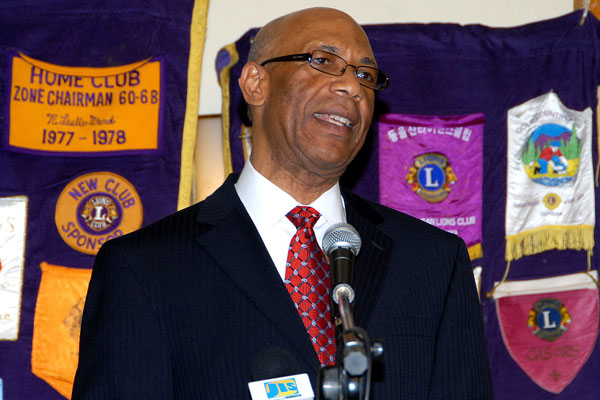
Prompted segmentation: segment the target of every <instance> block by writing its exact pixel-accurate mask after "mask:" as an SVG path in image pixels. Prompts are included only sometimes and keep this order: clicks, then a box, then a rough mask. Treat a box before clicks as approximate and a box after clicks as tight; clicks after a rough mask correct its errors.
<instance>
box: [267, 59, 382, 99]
mask: <svg viewBox="0 0 600 400" xmlns="http://www.w3.org/2000/svg"><path fill="white" fill-rule="evenodd" d="M317 51H319V52H322V53H326V54H331V55H332V56H334V57H337V58H339V59H340V60H342V61H344V63H346V66H345V67H344V68H342V70H341V71H340V72H339V73H338V74H334V73H331V72H327V71H323V70H322V69H319V68H317V67H315V66H314V65H313V64H312V59H313V54H314V53H315V52H317ZM285 61H308V64H309V65H310V67H311V68H313V69H315V70H317V71H319V72H322V73H324V74H327V75H332V76H342V75H344V73H345V72H346V69H347V68H348V67H353V68H354V76H355V77H356V78H357V79H358V83H360V84H361V85H362V86H364V87H367V88H369V89H373V90H377V91H382V90H385V89H386V88H387V87H388V86H389V84H390V78H389V77H388V76H387V74H386V73H385V72H383V71H382V70H380V69H378V68H375V67H369V66H368V65H359V66H356V65H352V64H348V62H347V61H346V60H344V59H343V58H342V57H340V56H338V55H337V54H333V53H330V52H328V51H324V50H315V51H313V52H312V53H300V54H290V55H287V56H280V57H274V58H269V59H268V60H265V61H263V62H262V63H261V64H260V65H262V66H263V67H264V66H265V65H266V64H268V63H272V62H285ZM361 67H363V68H369V69H372V70H375V71H377V82H375V87H371V86H367V85H365V84H364V83H362V82H361V80H360V78H358V76H357V75H356V72H357V71H358V68H361ZM380 77H383V78H384V79H380Z"/></svg>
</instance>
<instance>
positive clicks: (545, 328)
mask: <svg viewBox="0 0 600 400" xmlns="http://www.w3.org/2000/svg"><path fill="white" fill-rule="evenodd" d="M570 323H571V315H569V312H568V311H567V307H565V306H564V305H563V304H562V302H561V301H560V300H557V299H553V298H548V299H541V300H538V301H536V302H535V304H534V306H533V308H532V309H531V310H530V311H529V318H528V319H527V325H528V326H529V328H531V331H532V333H533V334H534V335H535V336H537V337H539V338H541V339H544V340H547V341H550V342H553V341H555V340H556V339H558V338H559V337H561V336H562V335H563V333H565V332H566V331H567V325H569V324H570Z"/></svg>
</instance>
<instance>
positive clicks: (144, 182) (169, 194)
mask: <svg viewBox="0 0 600 400" xmlns="http://www.w3.org/2000/svg"><path fill="white" fill-rule="evenodd" d="M193 3H194V2H193V1H192V0H185V1H179V2H175V3H169V2H163V1H144V0H139V1H138V0H133V1H128V2H122V1H101V2H78V1H72V0H62V1H53V2H47V1H39V0H38V1H35V0H24V1H21V0H20V1H3V2H2V3H1V4H0V53H1V54H0V77H1V78H0V143H4V140H1V139H4V138H5V136H6V135H7V134H8V132H7V128H8V126H7V124H6V122H7V119H8V115H7V107H8V104H7V99H8V98H9V96H10V92H9V91H10V81H9V75H8V73H9V68H10V64H9V62H10V55H11V54H13V52H14V51H20V52H22V53H24V54H26V55H28V56H30V57H32V58H34V59H37V60H42V61H45V62H48V63H52V64H57V65H64V66H89V67H108V66H115V65H125V64H130V63H134V62H137V61H141V60H144V59H147V58H150V57H161V60H162V68H163V76H162V82H161V96H162V101H163V105H164V106H165V107H163V108H162V111H161V115H160V118H161V124H162V125H161V131H160V143H159V147H160V149H161V150H162V152H161V154H154V155H127V156H123V155H120V156H95V157H90V156H88V157H58V156H48V155H31V154H22V153H16V152H11V151H8V150H7V149H6V148H3V147H0V166H1V172H0V197H5V196H16V195H26V196H28V198H29V207H28V209H29V211H28V230H27V238H26V254H25V272H24V275H25V276H24V287H23V295H22V304H21V306H22V313H21V322H20V335H19V339H18V340H17V341H16V342H1V341H0V379H2V391H3V395H4V400H23V399H29V400H36V399H44V400H52V399H61V398H63V397H62V396H60V395H59V394H58V393H57V392H56V391H54V390H53V389H52V388H51V387H50V386H49V385H48V384H47V383H45V382H44V381H42V380H41V379H39V378H37V377H36V376H34V375H33V374H32V373H31V362H30V357H31V355H30V352H31V346H32V331H33V316H34V310H35V306H36V297H37V293H38V287H39V283H40V277H41V270H40V263H41V262H42V261H46V262H49V263H53V264H58V265H64V266H69V267H73V268H91V266H92V263H93V259H94V257H93V256H92V255H88V254H83V253H81V252H77V251H75V250H73V249H72V248H70V247H69V246H68V245H67V244H66V243H65V242H64V241H63V240H62V239H61V237H60V236H59V232H58V230H57V227H56V224H55V218H54V214H55V208H56V202H57V198H58V196H59V194H60V193H61V191H62V190H63V188H64V187H65V185H67V184H68V183H69V182H70V181H72V180H73V179H74V178H75V177H77V176H80V175H83V174H86V173H90V172H94V171H110V172H112V173H115V174H118V175H120V176H122V177H124V178H125V179H127V180H128V181H129V182H130V183H131V184H132V185H133V186H134V187H135V189H137V192H138V193H139V195H140V198H141V202H142V204H143V212H144V215H143V224H147V223H150V222H152V221H155V220H157V219H158V218H160V217H162V216H164V215H166V214H169V213H171V212H174V211H175V210H176V208H177V197H178V188H179V174H180V155H181V139H182V130H183V121H184V114H185V102H186V90H187V68H188V56H189V46H190V43H189V37H190V22H191V16H192V7H193ZM121 187H122V186H121ZM140 383H142V382H140ZM0 398H2V393H0Z"/></svg>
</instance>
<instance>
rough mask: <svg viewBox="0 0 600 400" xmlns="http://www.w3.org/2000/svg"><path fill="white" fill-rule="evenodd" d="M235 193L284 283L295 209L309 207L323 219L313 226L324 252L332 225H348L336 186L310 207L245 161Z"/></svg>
mask: <svg viewBox="0 0 600 400" xmlns="http://www.w3.org/2000/svg"><path fill="white" fill-rule="evenodd" d="M235 190H236V191H237V194H238V196H240V199H241V200H242V203H243V204H244V207H245V208H246V211H248V214H250V218H252V221H253V222H254V225H255V226H256V229H257V230H258V233H259V234H260V237H261V238H262V240H263V242H264V244H265V246H266V248H267V251H268V252H269V254H270V255H271V259H272V260H273V264H275V266H276V267H277V272H279V275H280V276H281V279H282V280H283V279H285V265H286V262H287V254H288V248H289V245H290V241H291V240H292V236H294V234H295V233H296V227H295V226H294V224H293V223H292V222H291V221H290V220H289V219H288V218H287V217H286V215H287V213H288V212H290V211H291V210H292V209H293V208H294V207H296V206H310V207H313V208H314V209H316V210H317V211H318V212H319V213H320V214H321V217H320V218H319V220H318V221H317V223H316V224H315V226H314V231H315V235H316V236H317V242H318V243H319V246H321V248H322V243H323V235H325V231H326V230H327V228H329V227H330V226H331V225H333V224H335V223H338V222H346V211H345V208H344V200H343V199H342V194H341V192H340V184H339V183H336V184H335V185H334V186H333V187H332V188H331V189H329V190H328V191H326V192H325V193H323V194H322V195H321V196H320V197H319V198H318V199H316V200H315V201H314V202H312V203H311V204H298V202H297V201H296V200H294V198H293V197H292V196H290V195H289V194H288V193H287V192H285V191H283V190H282V189H281V188H279V187H278V186H276V185H275V184H274V183H273V182H271V181H270V180H268V179H267V178H265V177H264V176H262V175H261V174H260V173H259V172H258V171H257V170H256V169H254V167H253V166H252V164H251V163H250V160H248V161H246V164H245V165H244V169H243V170H242V173H241V175H240V177H239V179H238V181H237V183H236V184H235Z"/></svg>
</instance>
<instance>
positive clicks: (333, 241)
mask: <svg viewBox="0 0 600 400" xmlns="http://www.w3.org/2000/svg"><path fill="white" fill-rule="evenodd" d="M361 244H362V242H361V241H360V235H359V234H358V231H357V230H356V229H354V227H353V226H352V225H350V224H347V223H346V222H338V223H337V224H333V225H331V226H330V227H329V229H327V231H326V232H325V236H323V251H324V252H325V254H327V255H328V256H329V254H330V253H331V251H333V250H335V249H338V248H340V247H343V248H347V249H350V251H352V253H354V255H355V256H357V255H358V252H359V251H360V246H361Z"/></svg>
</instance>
